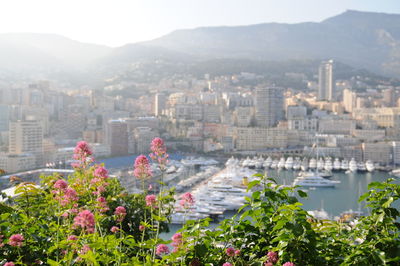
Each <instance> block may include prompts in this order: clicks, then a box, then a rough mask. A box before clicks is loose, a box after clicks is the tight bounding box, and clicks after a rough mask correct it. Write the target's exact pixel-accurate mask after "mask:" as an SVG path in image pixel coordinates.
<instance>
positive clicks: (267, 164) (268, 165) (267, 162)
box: [263, 156, 272, 169]
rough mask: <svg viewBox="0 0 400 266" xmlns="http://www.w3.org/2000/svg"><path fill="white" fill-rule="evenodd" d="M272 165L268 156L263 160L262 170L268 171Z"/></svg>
mask: <svg viewBox="0 0 400 266" xmlns="http://www.w3.org/2000/svg"><path fill="white" fill-rule="evenodd" d="M271 164H272V158H271V157H270V156H269V157H268V158H267V159H265V161H264V164H263V167H264V169H268V168H269V167H270V166H271Z"/></svg>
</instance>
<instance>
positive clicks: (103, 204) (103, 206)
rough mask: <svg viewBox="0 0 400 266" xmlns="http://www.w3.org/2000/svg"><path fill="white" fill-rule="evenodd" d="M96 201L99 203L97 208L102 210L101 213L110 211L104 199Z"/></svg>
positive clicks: (99, 198) (100, 198)
mask: <svg viewBox="0 0 400 266" xmlns="http://www.w3.org/2000/svg"><path fill="white" fill-rule="evenodd" d="M96 201H97V207H98V208H100V210H99V211H100V212H106V211H108V210H109V209H110V208H108V206H107V201H106V199H105V198H104V197H98V198H97V199H96Z"/></svg>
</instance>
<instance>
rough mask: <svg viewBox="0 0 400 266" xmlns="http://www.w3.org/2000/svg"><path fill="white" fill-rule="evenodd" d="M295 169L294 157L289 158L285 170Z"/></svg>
mask: <svg viewBox="0 0 400 266" xmlns="http://www.w3.org/2000/svg"><path fill="white" fill-rule="evenodd" d="M292 168H293V157H291V156H290V157H288V158H287V159H286V162H285V169H286V170H291V169H292Z"/></svg>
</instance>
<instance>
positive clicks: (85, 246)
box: [79, 245, 92, 254]
mask: <svg viewBox="0 0 400 266" xmlns="http://www.w3.org/2000/svg"><path fill="white" fill-rule="evenodd" d="M90 250H92V249H91V248H90V247H89V245H83V246H82V249H81V251H80V252H79V253H80V254H86V253H88V252H89V251H90Z"/></svg>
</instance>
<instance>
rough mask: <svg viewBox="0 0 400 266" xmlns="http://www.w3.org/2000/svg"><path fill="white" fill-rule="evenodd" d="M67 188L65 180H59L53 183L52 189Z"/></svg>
mask: <svg viewBox="0 0 400 266" xmlns="http://www.w3.org/2000/svg"><path fill="white" fill-rule="evenodd" d="M67 187H68V183H67V182H65V180H62V179H59V180H57V181H56V182H55V183H54V188H57V189H59V190H64V189H66V188H67Z"/></svg>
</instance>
